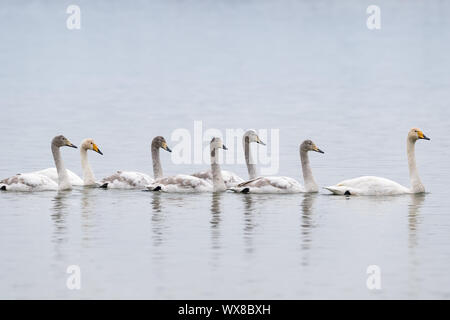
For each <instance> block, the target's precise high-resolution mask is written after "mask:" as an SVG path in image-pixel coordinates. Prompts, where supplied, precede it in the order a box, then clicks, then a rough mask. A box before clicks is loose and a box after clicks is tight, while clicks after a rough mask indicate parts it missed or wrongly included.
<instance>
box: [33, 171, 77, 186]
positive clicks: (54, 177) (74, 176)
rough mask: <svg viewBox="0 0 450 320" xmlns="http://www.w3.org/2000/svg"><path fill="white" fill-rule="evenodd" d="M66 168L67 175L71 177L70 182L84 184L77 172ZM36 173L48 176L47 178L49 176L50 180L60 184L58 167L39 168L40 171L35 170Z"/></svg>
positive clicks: (74, 184) (73, 184) (75, 184)
mask: <svg viewBox="0 0 450 320" xmlns="http://www.w3.org/2000/svg"><path fill="white" fill-rule="evenodd" d="M66 170H67V175H68V177H69V181H70V184H71V185H72V186H82V185H84V181H83V179H81V178H80V177H79V176H78V175H77V174H76V173H74V172H72V171H70V170H69V169H66ZM34 173H35V174H39V175H43V176H46V177H47V178H49V179H50V180H52V181H54V182H55V183H56V184H58V172H57V170H56V168H47V169H44V170H39V171H36V172H33V174H34Z"/></svg>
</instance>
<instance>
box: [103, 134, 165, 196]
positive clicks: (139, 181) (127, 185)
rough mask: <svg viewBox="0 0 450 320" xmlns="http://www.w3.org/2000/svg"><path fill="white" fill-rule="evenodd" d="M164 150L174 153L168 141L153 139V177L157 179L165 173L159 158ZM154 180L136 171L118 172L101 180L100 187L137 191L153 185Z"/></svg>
mask: <svg viewBox="0 0 450 320" xmlns="http://www.w3.org/2000/svg"><path fill="white" fill-rule="evenodd" d="M160 148H162V149H164V150H166V151H168V152H172V150H170V148H169V147H168V146H167V142H166V139H164V137H161V136H157V137H155V138H153V140H152V144H151V152H152V161H153V175H154V177H155V179H159V178H162V176H163V171H162V167H161V162H160V158H159V149H160ZM153 181H154V180H153V178H151V177H150V176H149V175H148V174H145V173H141V172H136V171H117V172H116V173H114V174H113V175H111V176H109V177H106V178H104V179H102V180H101V182H100V187H101V188H105V189H106V188H108V189H135V188H145V187H146V186H148V185H149V184H151V183H153Z"/></svg>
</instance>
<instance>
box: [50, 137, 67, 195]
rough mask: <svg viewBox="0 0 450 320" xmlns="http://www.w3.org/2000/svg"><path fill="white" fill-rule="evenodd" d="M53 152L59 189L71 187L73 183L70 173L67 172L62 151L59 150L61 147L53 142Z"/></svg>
mask: <svg viewBox="0 0 450 320" xmlns="http://www.w3.org/2000/svg"><path fill="white" fill-rule="evenodd" d="M52 154H53V160H54V161H55V167H56V172H57V173H58V189H59V190H67V189H71V188H72V185H71V184H70V180H69V175H68V174H67V170H66V167H65V166H64V162H63V161H62V158H61V152H60V150H59V147H58V146H56V145H55V144H52Z"/></svg>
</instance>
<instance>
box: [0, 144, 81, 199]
mask: <svg viewBox="0 0 450 320" xmlns="http://www.w3.org/2000/svg"><path fill="white" fill-rule="evenodd" d="M61 147H72V148H76V146H75V145H73V144H72V143H71V142H70V141H69V140H68V139H67V138H66V137H64V136H62V135H61V136H56V137H54V138H53V140H52V144H51V149H52V153H53V160H54V161H55V166H56V171H57V174H58V183H56V182H55V181H53V180H52V179H50V178H49V177H47V176H44V175H42V174H39V173H36V172H32V173H23V174H20V173H19V174H17V175H15V176H12V177H10V178H7V179H4V180H2V181H0V190H5V191H44V190H70V189H72V185H71V184H70V180H69V176H68V174H67V171H66V168H65V167H64V163H63V161H62V159H61V152H60V150H59V148H61Z"/></svg>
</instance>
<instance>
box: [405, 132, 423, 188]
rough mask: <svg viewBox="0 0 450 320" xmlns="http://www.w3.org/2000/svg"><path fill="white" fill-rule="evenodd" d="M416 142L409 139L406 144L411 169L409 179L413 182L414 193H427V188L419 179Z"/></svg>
mask: <svg viewBox="0 0 450 320" xmlns="http://www.w3.org/2000/svg"><path fill="white" fill-rule="evenodd" d="M415 147H416V142H415V141H413V140H411V139H409V138H408V139H407V142H406V153H407V155H408V168H409V179H410V181H411V191H412V192H413V193H420V192H425V187H424V186H423V184H422V181H421V180H420V177H419V172H418V170H417V166H416V153H415Z"/></svg>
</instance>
